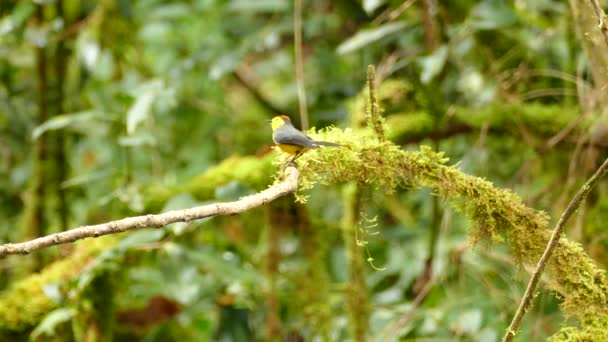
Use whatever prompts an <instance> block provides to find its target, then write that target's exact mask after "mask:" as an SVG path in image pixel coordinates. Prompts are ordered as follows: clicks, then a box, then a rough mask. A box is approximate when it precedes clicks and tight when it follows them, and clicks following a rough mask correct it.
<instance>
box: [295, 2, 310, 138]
mask: <svg viewBox="0 0 608 342" xmlns="http://www.w3.org/2000/svg"><path fill="white" fill-rule="evenodd" d="M293 45H294V54H295V62H296V85H297V87H298V102H299V103H300V120H301V124H302V130H303V131H306V130H308V108H307V102H306V87H305V85H304V57H303V55H302V0H294V6H293Z"/></svg>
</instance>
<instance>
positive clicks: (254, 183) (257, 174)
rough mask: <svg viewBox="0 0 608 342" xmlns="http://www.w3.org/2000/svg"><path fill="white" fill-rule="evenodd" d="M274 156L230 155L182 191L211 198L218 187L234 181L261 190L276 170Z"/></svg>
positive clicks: (199, 196)
mask: <svg viewBox="0 0 608 342" xmlns="http://www.w3.org/2000/svg"><path fill="white" fill-rule="evenodd" d="M274 158H275V155H274V154H273V153H270V154H267V155H265V156H264V157H262V158H257V157H253V156H247V157H238V156H234V157H230V158H228V159H225V160H224V161H222V162H221V163H220V164H218V165H216V166H214V167H212V168H210V169H209V170H207V171H205V172H204V173H203V174H201V175H200V176H197V177H195V178H194V179H193V180H192V181H190V182H189V183H188V184H186V185H185V186H184V187H183V188H182V189H181V191H183V192H188V193H191V194H192V195H194V196H195V197H197V198H199V199H209V198H211V197H213V196H214V194H215V189H216V188H218V187H219V186H221V185H225V184H227V183H230V182H233V181H237V182H240V183H243V184H245V185H247V186H249V187H251V188H253V189H256V190H261V189H263V188H265V187H266V186H268V185H269V180H270V178H271V175H272V173H273V172H274V171H275V170H274V167H273V166H272V160H273V159H274Z"/></svg>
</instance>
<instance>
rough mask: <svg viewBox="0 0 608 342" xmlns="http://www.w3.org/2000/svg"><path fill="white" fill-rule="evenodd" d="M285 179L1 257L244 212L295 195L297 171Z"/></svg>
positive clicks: (68, 234) (4, 250) (24, 245)
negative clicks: (257, 189) (237, 196)
mask: <svg viewBox="0 0 608 342" xmlns="http://www.w3.org/2000/svg"><path fill="white" fill-rule="evenodd" d="M286 173H287V176H286V179H285V180H284V181H283V182H281V183H279V184H276V185H274V186H272V187H270V188H268V189H266V190H264V191H262V192H259V193H257V194H255V195H251V196H247V197H243V198H241V199H239V200H238V201H234V202H225V203H214V204H208V205H202V206H198V207H194V208H188V209H182V210H172V211H168V212H166V213H162V214H156V215H152V214H150V215H142V216H134V217H127V218H124V219H121V220H117V221H111V222H106V223H101V224H96V225H91V226H82V227H78V228H74V229H71V230H68V231H65V232H61V233H57V234H51V235H47V236H43V237H40V238H37V239H34V240H30V241H26V242H20V243H8V244H4V245H0V257H3V256H6V255H9V254H28V253H31V252H33V251H36V250H39V249H42V248H45V247H49V246H55V245H60V244H64V243H68V242H74V241H77V240H82V239H85V238H89V237H99V236H102V235H108V234H116V233H122V232H125V231H128V230H135V229H142V228H160V227H163V226H166V225H168V224H170V223H175V222H190V221H194V220H198V219H202V218H205V217H210V216H226V215H234V214H238V213H241V212H244V211H246V210H249V209H252V208H255V207H259V206H261V205H264V204H266V203H268V202H271V201H273V200H275V199H276V198H278V197H281V196H284V195H287V194H289V193H292V192H295V191H296V189H297V187H298V178H299V176H300V172H299V171H298V170H297V169H296V168H294V167H289V168H288V169H287V171H286Z"/></svg>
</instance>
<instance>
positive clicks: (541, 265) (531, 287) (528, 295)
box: [502, 159, 608, 342]
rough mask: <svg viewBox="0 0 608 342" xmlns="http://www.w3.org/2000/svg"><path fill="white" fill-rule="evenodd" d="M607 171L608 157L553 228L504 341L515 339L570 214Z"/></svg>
mask: <svg viewBox="0 0 608 342" xmlns="http://www.w3.org/2000/svg"><path fill="white" fill-rule="evenodd" d="M606 172H608V159H606V160H605V161H604V163H603V164H602V165H601V166H600V167H599V168H598V169H597V171H595V173H594V174H593V176H591V178H589V180H587V182H585V184H584V185H583V186H582V187H581V188H580V190H579V191H578V192H577V193H576V195H575V196H574V198H573V199H572V201H570V204H568V207H567V208H566V211H564V213H563V214H562V216H561V217H560V218H559V221H558V222H557V225H556V226H555V229H554V230H553V234H552V235H551V239H550V240H549V243H548V244H547V247H546V248H545V251H544V252H543V255H542V257H541V258H540V260H539V261H538V264H537V265H536V269H535V270H534V273H532V278H530V282H528V287H527V288H526V292H525V293H524V296H523V298H522V300H521V302H520V303H519V307H518V308H517V312H515V316H514V317H513V320H512V321H511V325H509V327H508V328H507V331H506V332H505V335H504V337H503V339H502V340H503V341H504V342H508V341H512V340H513V337H514V336H515V333H516V332H517V330H518V329H519V326H520V325H521V322H522V320H523V318H524V315H525V314H526V311H528V309H529V308H530V306H531V305H532V301H533V300H534V292H535V291H536V287H537V286H538V281H539V280H540V276H541V275H542V273H543V271H544V269H545V266H547V262H548V261H549V258H550V257H551V254H552V253H553V250H554V249H555V247H556V246H557V243H558V242H559V238H560V236H561V234H562V230H563V228H564V225H565V224H566V221H568V219H569V218H570V216H572V214H573V213H574V212H575V211H576V210H577V209H578V207H579V206H580V205H581V203H582V202H583V200H584V199H585V197H587V195H588V194H589V192H590V191H591V189H592V188H593V186H595V184H596V183H597V182H598V181H599V180H600V178H601V177H602V176H604V175H605V174H606Z"/></svg>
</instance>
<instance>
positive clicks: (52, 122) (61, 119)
mask: <svg viewBox="0 0 608 342" xmlns="http://www.w3.org/2000/svg"><path fill="white" fill-rule="evenodd" d="M100 117H101V113H99V112H98V111H96V110H85V111H82V112H77V113H72V114H62V115H57V116H55V117H53V118H51V119H49V120H47V121H45V122H44V123H43V124H42V125H40V126H38V127H36V128H34V130H33V131H32V139H33V140H36V139H38V138H39V137H40V136H41V135H42V134H44V132H46V131H52V130H58V129H62V128H66V127H69V126H71V125H73V124H75V123H82V122H86V121H89V120H92V119H97V118H100Z"/></svg>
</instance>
